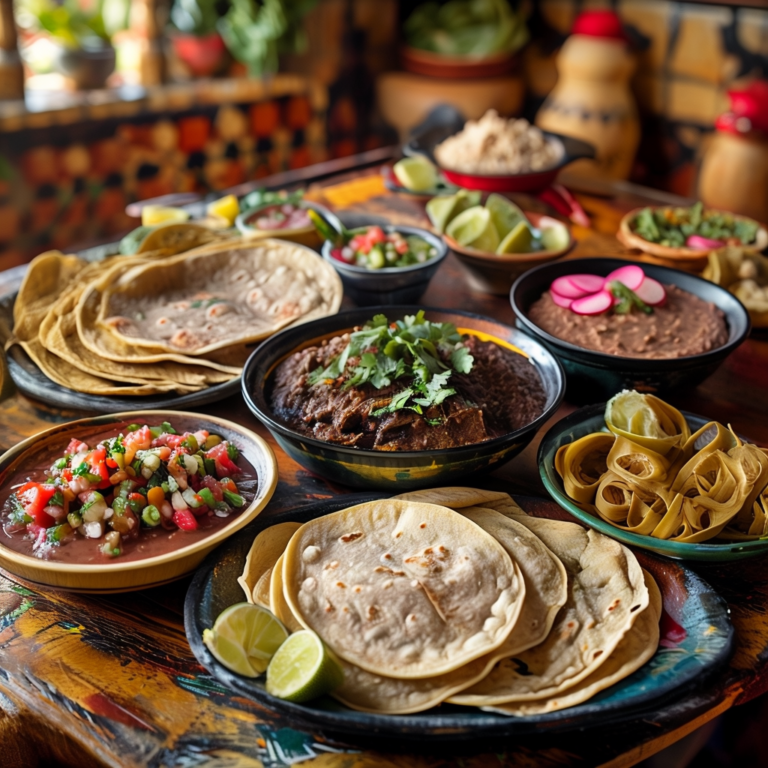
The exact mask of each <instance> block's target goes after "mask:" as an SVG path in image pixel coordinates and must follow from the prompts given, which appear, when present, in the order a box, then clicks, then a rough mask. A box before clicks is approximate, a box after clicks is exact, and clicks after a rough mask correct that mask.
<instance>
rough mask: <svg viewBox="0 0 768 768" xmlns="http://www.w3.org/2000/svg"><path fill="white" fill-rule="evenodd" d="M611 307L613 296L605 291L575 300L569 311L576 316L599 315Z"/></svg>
mask: <svg viewBox="0 0 768 768" xmlns="http://www.w3.org/2000/svg"><path fill="white" fill-rule="evenodd" d="M612 306H613V296H612V295H611V294H610V293H608V292H607V291H601V292H600V293H593V294H592V295H591V296H585V297H584V298H581V299H576V300H575V301H574V302H573V303H572V304H571V309H572V310H573V311H574V312H575V313H576V314H577V315H601V314H602V313H603V312H607V311H608V310H609V309H610V308H611V307H612Z"/></svg>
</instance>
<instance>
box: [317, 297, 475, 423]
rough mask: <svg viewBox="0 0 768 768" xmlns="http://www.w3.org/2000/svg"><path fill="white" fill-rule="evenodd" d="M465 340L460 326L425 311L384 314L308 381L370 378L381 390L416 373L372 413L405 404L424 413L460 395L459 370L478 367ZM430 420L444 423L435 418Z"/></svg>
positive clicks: (346, 384) (348, 382)
mask: <svg viewBox="0 0 768 768" xmlns="http://www.w3.org/2000/svg"><path fill="white" fill-rule="evenodd" d="M461 341H462V336H461V334H460V333H459V332H458V331H457V330H456V326H454V325H453V324H452V323H432V322H430V321H429V320H426V319H425V318H424V311H423V310H420V311H419V312H418V314H416V315H406V317H405V318H403V320H397V321H396V322H394V323H390V322H389V321H388V320H387V318H386V317H385V316H384V315H376V316H375V317H374V318H373V319H372V320H371V321H370V322H368V323H366V324H365V325H364V326H363V328H362V329H361V330H359V331H355V332H354V333H352V334H351V335H350V341H349V344H347V346H346V348H345V349H344V350H343V351H342V353H341V354H340V355H338V356H337V357H335V358H333V359H332V360H331V362H330V364H329V365H328V366H327V367H326V368H323V367H322V366H321V367H319V368H317V369H316V370H314V371H312V373H310V375H309V376H308V378H307V381H308V383H309V385H310V386H314V385H315V384H318V383H320V382H322V381H324V382H326V383H333V382H336V383H337V384H338V385H340V386H342V388H343V389H349V388H350V387H354V386H359V385H362V384H366V383H370V384H371V385H372V386H373V387H374V388H375V389H382V388H384V387H388V386H389V385H390V384H391V383H392V382H393V381H396V380H397V379H402V378H411V379H412V381H411V383H410V385H409V386H408V387H407V388H406V389H403V390H402V391H401V392H398V393H397V394H395V395H394V396H393V397H392V400H391V401H390V402H389V404H388V405H386V406H385V407H383V408H379V409H378V410H376V411H373V412H371V416H374V417H376V416H381V415H383V414H385V413H394V412H395V411H399V410H401V409H403V408H407V409H409V410H412V411H415V412H416V413H419V414H422V413H423V412H424V410H425V409H427V408H430V407H432V406H436V405H440V403H442V402H443V401H444V400H445V399H446V398H448V397H450V396H451V395H454V394H456V390H455V389H453V388H452V387H449V386H448V379H449V378H450V376H451V374H452V373H453V372H454V371H456V372H458V373H469V372H470V371H471V370H472V364H473V362H474V359H473V357H472V355H471V354H470V353H469V350H468V349H466V347H463V346H457V345H459V344H460V342H461ZM440 352H442V353H443V354H442V356H441V355H440ZM444 358H447V360H448V363H446V362H444V361H443V360H444ZM428 421H429V423H430V424H433V423H439V420H435V419H429V420H428Z"/></svg>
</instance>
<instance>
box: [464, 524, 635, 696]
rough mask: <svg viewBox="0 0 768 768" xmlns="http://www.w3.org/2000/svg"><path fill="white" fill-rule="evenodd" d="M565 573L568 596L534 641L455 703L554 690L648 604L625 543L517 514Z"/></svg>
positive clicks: (606, 649)
mask: <svg viewBox="0 0 768 768" xmlns="http://www.w3.org/2000/svg"><path fill="white" fill-rule="evenodd" d="M512 519H514V520H515V521H516V522H519V523H521V524H522V525H525V526H526V527H527V528H528V529H529V530H531V531H532V532H533V533H535V534H536V535H537V536H538V537H539V538H540V539H541V540H542V541H543V542H544V543H545V544H546V545H547V546H548V547H549V548H550V549H551V550H552V551H553V552H554V553H555V554H556V555H557V556H558V557H559V558H560V559H561V560H562V561H563V564H564V565H565V568H566V571H567V572H568V577H569V578H568V581H569V584H568V587H569V594H568V601H567V602H566V604H565V605H564V606H563V607H562V608H561V609H560V612H559V613H558V615H557V618H556V620H555V623H554V626H553V627H552V631H551V632H550V633H549V636H548V637H547V639H546V640H545V641H544V642H543V643H541V644H540V645H538V646H536V647H534V648H531V649H530V650H528V651H525V652H523V653H521V654H518V655H517V656H516V657H515V658H514V659H506V660H504V661H501V662H500V663H499V664H498V665H497V666H496V668H495V669H494V670H493V671H492V672H491V673H490V674H489V675H488V676H487V677H486V678H485V679H483V680H482V681H481V682H480V683H478V684H477V685H475V686H473V687H472V688H470V689H468V690H466V691H464V692H462V693H460V694H458V695H457V696H453V697H451V699H450V701H451V702H452V703H455V704H465V705H471V706H480V707H483V706H496V705H498V704H506V703H510V702H524V701H532V700H536V699H541V698H545V697H550V696H556V695H558V694H560V693H561V692H562V691H565V690H567V689H568V688H571V687H573V686H574V685H576V684H577V683H578V682H580V681H581V680H583V679H584V678H586V677H587V676H589V675H590V674H592V672H594V670H596V669H597V668H598V667H599V666H600V665H601V664H602V663H604V662H605V661H606V660H607V658H608V657H609V656H610V654H611V653H612V652H613V650H614V649H615V648H616V646H617V645H618V644H619V642H620V641H621V639H622V638H623V637H624V636H625V635H626V633H627V632H628V631H629V630H630V628H631V627H632V625H633V624H634V622H635V620H636V619H637V617H638V615H640V612H641V611H643V610H645V608H646V607H647V606H648V603H649V594H648V588H647V587H646V586H645V582H644V579H643V573H642V569H641V568H640V565H639V563H638V562H637V559H636V558H635V556H634V555H633V554H632V553H631V552H630V551H629V550H628V549H626V548H625V547H623V546H622V545H621V544H619V543H618V542H616V541H614V540H613V539H609V538H608V537H607V536H603V535H602V534H599V533H596V532H595V531H592V530H590V531H585V530H584V529H583V528H582V527H581V526H579V525H576V524H574V523H566V522H561V521H559V520H544V519H540V518H534V517H528V516H527V515H515V516H514V517H513V518H512Z"/></svg>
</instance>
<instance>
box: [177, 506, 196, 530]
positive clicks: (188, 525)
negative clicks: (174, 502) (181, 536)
mask: <svg viewBox="0 0 768 768" xmlns="http://www.w3.org/2000/svg"><path fill="white" fill-rule="evenodd" d="M173 522H174V523H176V525H178V526H179V528H181V530H182V531H196V530H197V520H195V516H194V515H193V514H192V513H191V512H190V511H189V510H188V509H177V510H176V511H175V512H174V513H173Z"/></svg>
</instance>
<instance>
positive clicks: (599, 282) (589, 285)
mask: <svg viewBox="0 0 768 768" xmlns="http://www.w3.org/2000/svg"><path fill="white" fill-rule="evenodd" d="M568 279H569V280H570V281H571V283H572V284H573V285H575V286H576V287H577V288H580V289H581V290H583V291H584V292H585V293H598V292H599V291H602V290H603V283H604V282H605V280H604V278H602V277H600V275H568Z"/></svg>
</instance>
